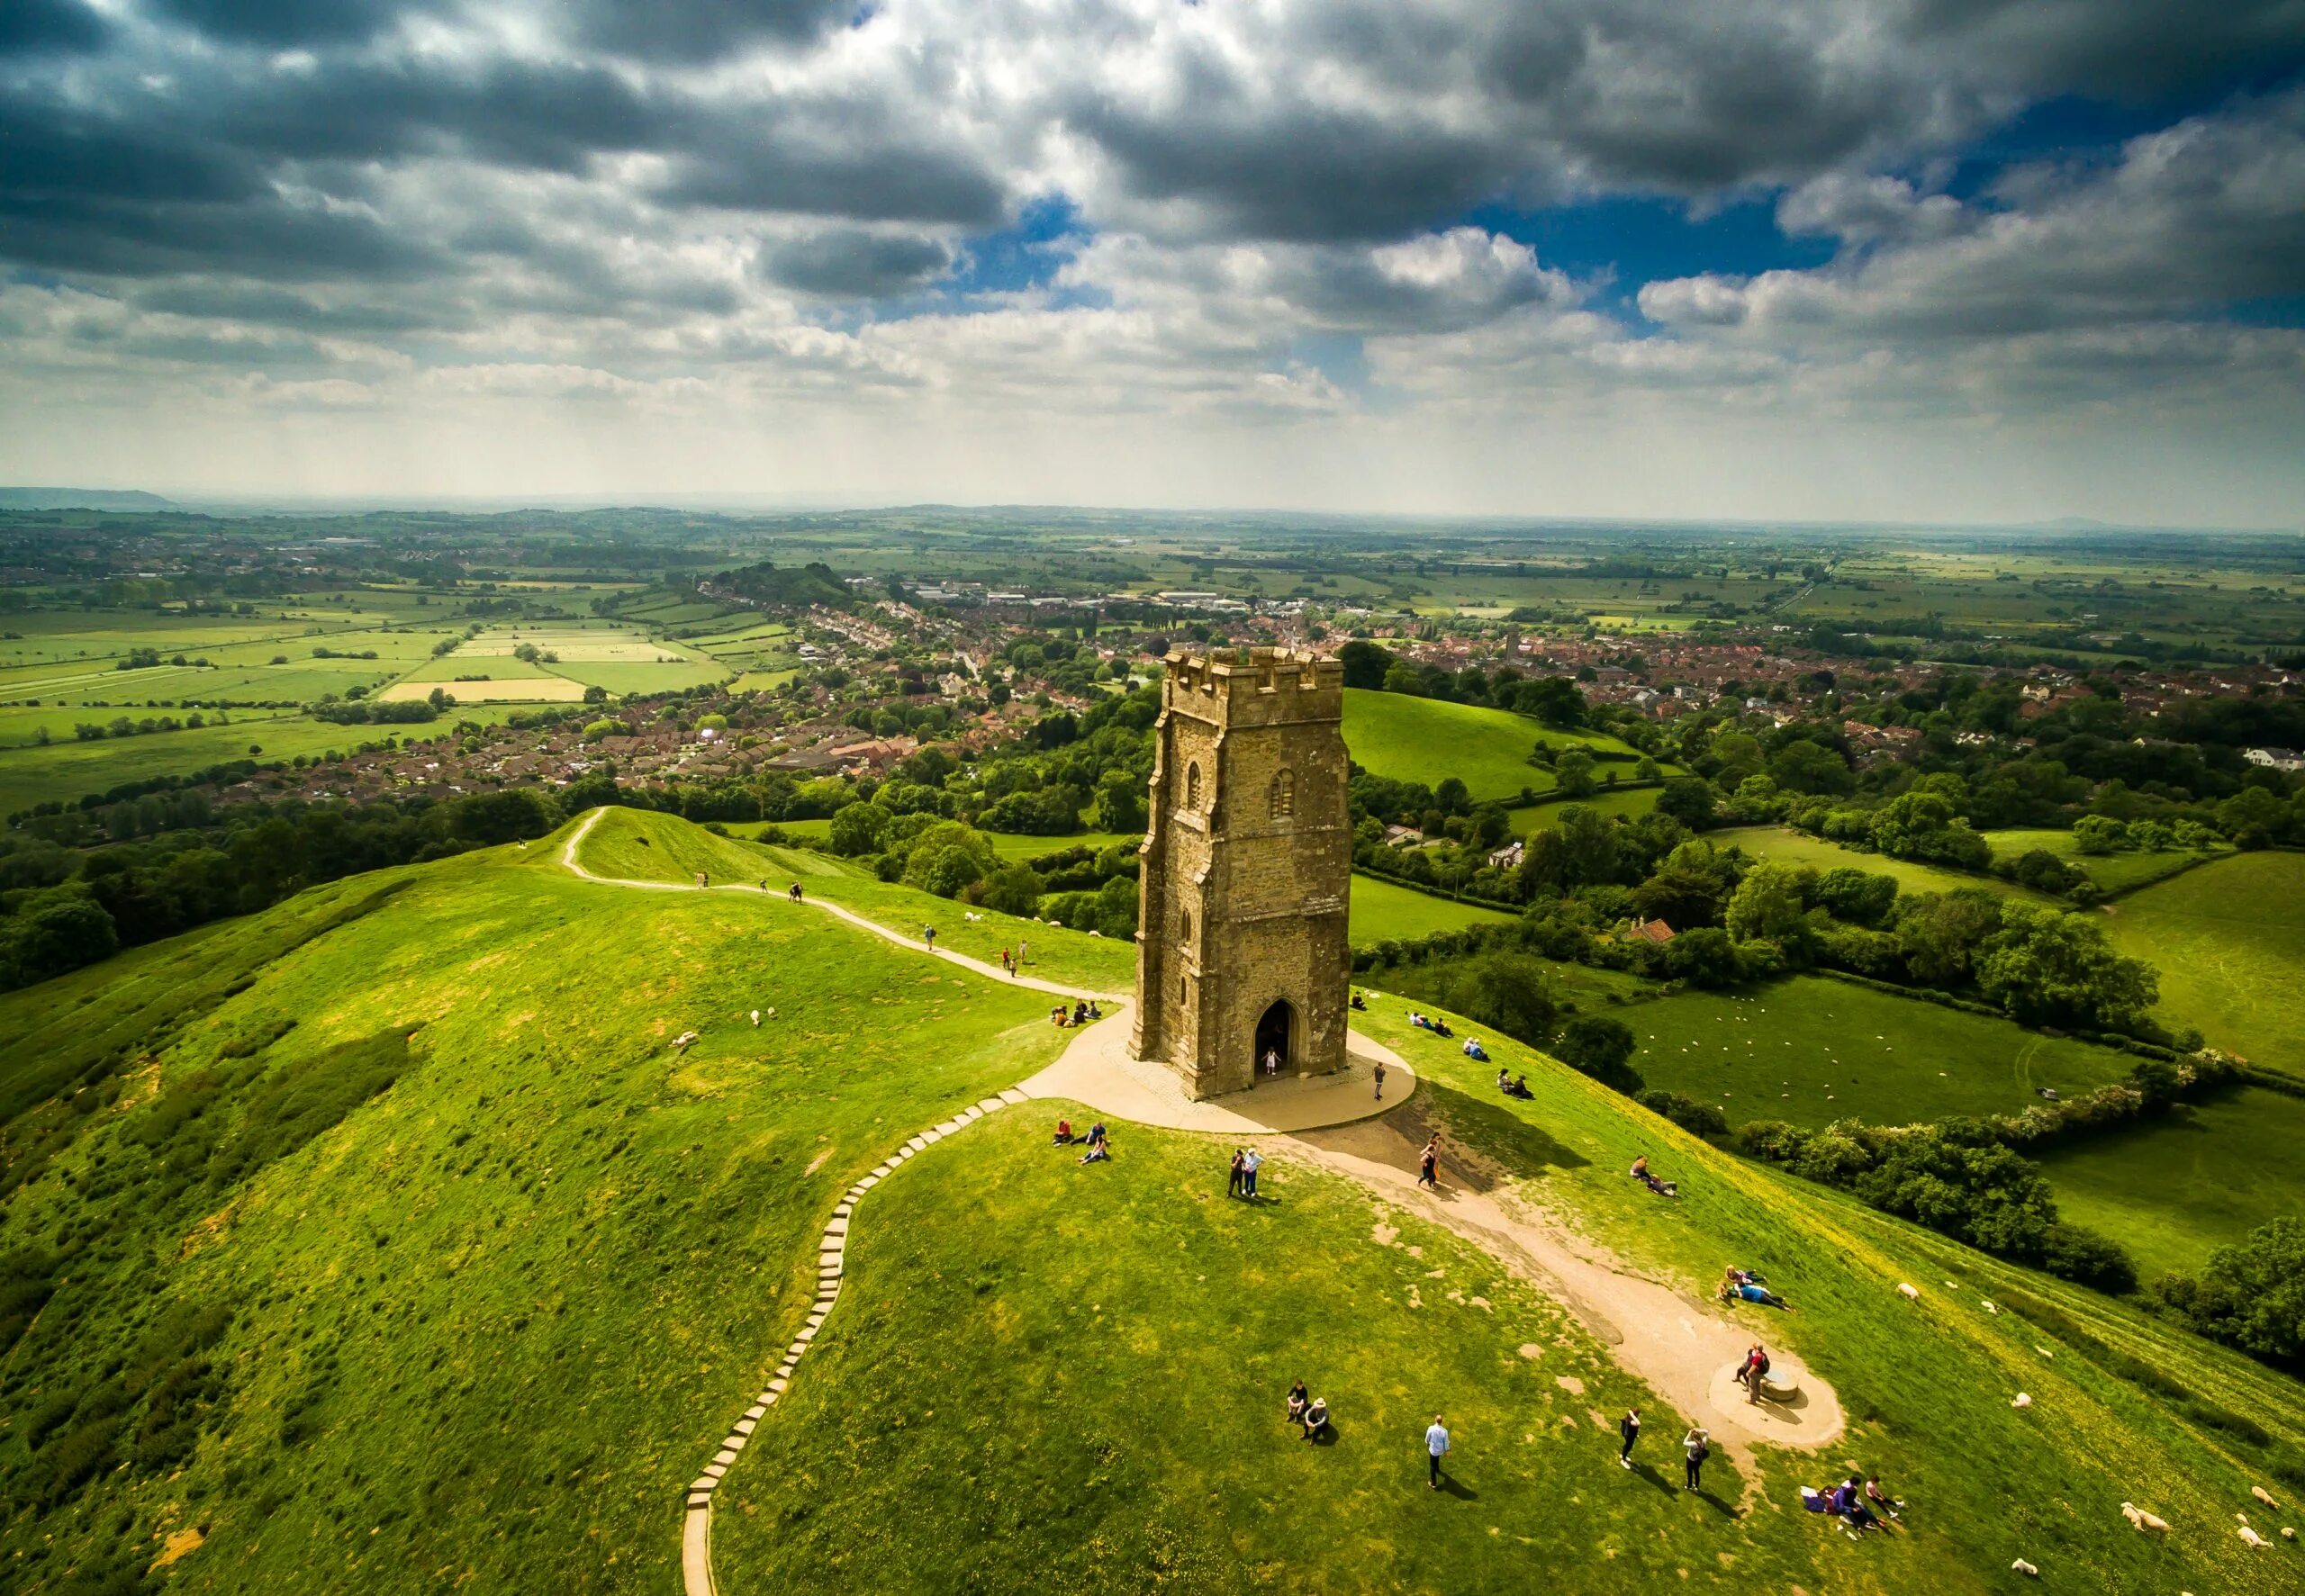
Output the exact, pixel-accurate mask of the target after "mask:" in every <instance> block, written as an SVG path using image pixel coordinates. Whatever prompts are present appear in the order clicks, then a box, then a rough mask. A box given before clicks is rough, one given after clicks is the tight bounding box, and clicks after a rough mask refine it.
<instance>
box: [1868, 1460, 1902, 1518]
mask: <svg viewBox="0 0 2305 1596" xmlns="http://www.w3.org/2000/svg"><path fill="white" fill-rule="evenodd" d="M1865 1501H1866V1505H1867V1506H1868V1507H1870V1508H1871V1509H1872V1510H1873V1511H1874V1512H1875V1513H1876V1514H1878V1515H1879V1516H1880V1517H1881V1518H1883V1519H1894V1518H1895V1517H1896V1516H1897V1510H1898V1509H1899V1508H1901V1507H1903V1506H1904V1502H1903V1501H1902V1500H1900V1499H1898V1498H1896V1497H1893V1496H1891V1495H1890V1494H1889V1493H1888V1492H1886V1491H1884V1490H1882V1489H1881V1476H1880V1474H1878V1473H1875V1474H1867V1475H1866V1476H1865ZM1882 1528H1887V1526H1886V1525H1884V1526H1882Z"/></svg>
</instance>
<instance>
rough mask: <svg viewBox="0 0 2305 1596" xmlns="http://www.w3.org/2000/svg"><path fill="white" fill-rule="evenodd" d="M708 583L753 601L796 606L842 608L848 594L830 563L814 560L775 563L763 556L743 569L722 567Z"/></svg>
mask: <svg viewBox="0 0 2305 1596" xmlns="http://www.w3.org/2000/svg"><path fill="white" fill-rule="evenodd" d="M710 586H711V588H712V589H713V591H716V592H719V593H725V594H730V595H733V596H735V597H737V598H739V599H749V600H752V601H753V602H754V603H755V604H787V605H791V607H792V608H793V609H807V608H808V607H809V605H811V604H828V605H831V606H833V607H835V608H836V609H840V608H845V607H846V606H847V604H848V601H849V596H850V595H849V591H848V584H847V583H846V582H843V581H842V580H841V579H840V577H839V575H838V574H837V573H836V572H834V570H833V569H832V567H831V566H829V565H823V564H817V563H815V562H813V561H812V562H810V563H809V564H806V565H785V566H778V565H774V564H770V563H769V562H768V561H766V560H764V561H762V562H761V563H760V564H757V565H746V566H745V567H744V568H743V569H742V570H738V571H724V572H722V573H720V574H719V575H718V576H716V577H714V578H713V579H712V581H711V582H710Z"/></svg>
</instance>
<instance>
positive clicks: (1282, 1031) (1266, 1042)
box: [1250, 997, 1297, 1082]
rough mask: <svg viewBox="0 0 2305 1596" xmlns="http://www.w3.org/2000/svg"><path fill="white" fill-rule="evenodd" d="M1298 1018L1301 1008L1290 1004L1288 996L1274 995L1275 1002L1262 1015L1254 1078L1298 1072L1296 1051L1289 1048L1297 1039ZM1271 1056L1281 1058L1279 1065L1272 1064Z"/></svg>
mask: <svg viewBox="0 0 2305 1596" xmlns="http://www.w3.org/2000/svg"><path fill="white" fill-rule="evenodd" d="M1296 1022H1297V1012H1296V1010H1294V1009H1292V1008H1290V1007H1289V1006H1288V999H1287V998H1286V997H1277V998H1275V999H1273V1002H1272V1006H1271V1007H1270V1008H1268V1009H1266V1010H1265V1011H1264V1014H1262V1015H1261V1017H1260V1018H1259V1019H1258V1021H1257V1035H1256V1051H1255V1053H1254V1054H1252V1059H1254V1064H1253V1067H1252V1073H1251V1075H1250V1079H1251V1080H1252V1082H1253V1081H1261V1080H1270V1079H1271V1078H1273V1077H1274V1076H1275V1075H1290V1074H1294V1073H1295V1071H1296V1055H1295V1054H1294V1053H1293V1052H1291V1051H1290V1045H1291V1043H1293V1042H1294V1041H1296V1036H1295V1032H1296V1029H1297V1024H1296ZM1269 1059H1278V1060H1279V1069H1277V1070H1276V1069H1272V1068H1270V1065H1269V1064H1268V1062H1267V1061H1268V1060H1269Z"/></svg>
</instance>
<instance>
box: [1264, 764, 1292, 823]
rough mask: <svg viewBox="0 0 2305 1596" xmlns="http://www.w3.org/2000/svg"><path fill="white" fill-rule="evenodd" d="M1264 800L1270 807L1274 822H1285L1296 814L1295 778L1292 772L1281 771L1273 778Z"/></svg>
mask: <svg viewBox="0 0 2305 1596" xmlns="http://www.w3.org/2000/svg"><path fill="white" fill-rule="evenodd" d="M1265 798H1266V801H1267V802H1268V803H1269V804H1270V806H1271V808H1272V817H1273V818H1274V819H1275V820H1286V819H1288V816H1291V815H1294V814H1295V813H1297V777H1296V775H1295V774H1294V772H1292V771H1281V772H1280V774H1279V775H1278V776H1275V777H1274V778H1273V779H1272V787H1271V789H1270V791H1269V792H1267V793H1266V795H1265Z"/></svg>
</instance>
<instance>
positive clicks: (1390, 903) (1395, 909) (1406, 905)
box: [1352, 871, 1513, 948]
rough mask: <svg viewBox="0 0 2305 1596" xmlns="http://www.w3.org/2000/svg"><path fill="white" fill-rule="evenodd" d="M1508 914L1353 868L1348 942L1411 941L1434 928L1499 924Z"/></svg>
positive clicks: (1363, 944) (1366, 945) (1365, 944)
mask: <svg viewBox="0 0 2305 1596" xmlns="http://www.w3.org/2000/svg"><path fill="white" fill-rule="evenodd" d="M1512 918H1513V916H1512V915H1505V914H1499V913H1498V912H1497V911H1496V910H1495V909H1485V908H1482V907H1481V906H1479V905H1478V904H1469V903H1457V902H1454V901H1452V900H1451V899H1449V898H1445V897H1434V896H1433V894H1432V893H1430V892H1419V891H1417V890H1416V889H1415V888H1413V887H1397V886H1395V885H1394V884H1393V883H1392V882H1390V881H1383V880H1379V879H1377V878H1376V877H1374V876H1364V875H1361V874H1360V873H1359V872H1357V871H1356V872H1355V873H1354V875H1353V878H1352V945H1353V946H1354V947H1356V948H1373V947H1375V946H1376V945H1377V944H1378V942H1415V940H1416V939H1417V938H1419V937H1426V936H1431V935H1432V934H1433V933H1434V932H1436V931H1461V930H1463V929H1464V928H1465V927H1466V926H1468V925H1490V924H1505V922H1507V921H1509V920H1511V919H1512Z"/></svg>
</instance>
